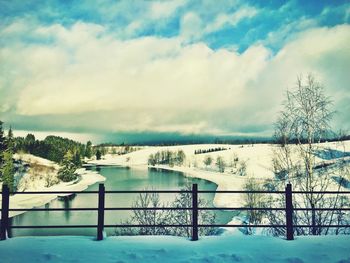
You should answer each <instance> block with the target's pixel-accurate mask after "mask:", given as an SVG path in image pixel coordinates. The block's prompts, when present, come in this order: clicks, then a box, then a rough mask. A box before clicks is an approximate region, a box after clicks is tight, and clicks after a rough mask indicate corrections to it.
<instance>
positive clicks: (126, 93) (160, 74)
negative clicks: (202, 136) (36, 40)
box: [0, 14, 350, 133]
mask: <svg viewBox="0 0 350 263" xmlns="http://www.w3.org/2000/svg"><path fill="white" fill-rule="evenodd" d="M189 16H190V17H191V16H192V14H189ZM193 17H194V16H193ZM193 17H192V18H191V19H193ZM189 19H190V18H189ZM194 19H195V18H194ZM190 32H191V31H190ZM36 34H38V35H40V34H41V36H42V37H47V38H49V39H51V40H52V41H53V44H52V45H50V46H49V45H44V44H32V45H22V46H21V47H20V48H18V46H16V47H12V46H7V47H3V48H1V50H0V60H1V61H5V62H6V63H5V64H3V67H4V69H5V70H4V71H1V72H0V79H1V80H4V79H7V80H6V83H7V84H8V85H7V86H4V85H5V84H4V83H5V82H3V81H0V85H2V86H0V90H1V92H2V96H1V97H0V103H1V104H2V105H5V104H6V105H9V106H7V107H6V108H5V110H6V109H13V108H15V110H16V114H19V115H26V116H28V117H30V118H35V116H38V117H40V116H42V115H49V116H50V115H51V116H52V118H55V116H58V115H65V116H67V118H68V117H69V115H72V116H75V117H74V118H75V119H74V121H70V122H69V125H68V124H67V126H70V127H79V125H83V126H84V127H91V128H93V127H95V126H98V127H99V128H100V129H102V130H109V131H117V130H124V131H128V130H134V131H150V130H151V131H168V132H172V131H173V132H174V131H177V132H185V133H197V132H198V133H199V132H208V131H216V132H218V131H221V132H222V133H228V132H235V131H236V132H241V131H242V129H245V128H244V127H251V126H254V127H255V126H259V125H260V126H261V125H266V124H267V125H270V124H271V123H272V122H273V120H274V117H275V114H276V112H277V110H278V107H279V105H280V102H281V98H282V96H283V93H284V90H285V89H286V88H287V86H289V87H290V86H292V85H293V83H294V81H295V78H296V76H297V75H298V74H300V73H307V72H309V71H312V72H315V73H316V75H317V76H319V77H320V78H321V80H322V81H323V82H324V83H325V85H326V87H327V92H328V94H330V95H332V96H334V98H335V105H337V102H338V101H340V100H341V99H343V98H344V96H349V95H348V94H349V87H348V83H350V79H349V74H348V72H347V69H348V68H349V67H350V51H349V49H348V43H349V41H350V26H349V25H342V26H337V27H333V28H316V29H312V30H307V31H305V32H303V33H300V34H298V35H297V36H295V38H294V40H293V41H292V42H290V43H288V44H287V45H285V46H284V47H283V48H282V49H281V50H280V51H279V52H278V53H277V54H276V55H275V56H272V54H271V52H270V50H269V49H267V48H266V47H264V46H263V45H255V46H251V47H250V48H248V49H247V50H246V51H245V52H244V53H242V54H239V53H237V52H235V51H230V50H226V49H219V50H216V51H215V50H212V49H210V48H209V47H208V46H207V45H205V44H204V43H195V44H186V45H184V44H183V43H182V41H181V39H180V38H169V39H166V38H155V37H144V38H139V39H134V40H128V41H121V40H116V39H113V38H112V37H110V36H108V35H107V34H105V29H104V28H102V27H100V26H97V25H93V24H83V23H78V24H76V25H74V26H72V27H71V28H65V27H62V26H60V25H55V26H51V27H42V28H39V29H38V30H37V32H36ZM11 70H12V71H15V74H12V75H11V74H10V75H9V74H7V73H8V72H9V71H11ZM3 91H6V92H3ZM3 94H4V95H3ZM2 110H4V109H2ZM5 114H6V113H5ZM83 116H84V117H83ZM89 116H94V117H93V119H91V122H89V121H86V120H89ZM79 118H80V119H81V120H85V121H84V122H83V123H79V120H80V119H79ZM343 125H348V127H349V123H343Z"/></svg>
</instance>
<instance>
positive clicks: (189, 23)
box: [180, 12, 203, 41]
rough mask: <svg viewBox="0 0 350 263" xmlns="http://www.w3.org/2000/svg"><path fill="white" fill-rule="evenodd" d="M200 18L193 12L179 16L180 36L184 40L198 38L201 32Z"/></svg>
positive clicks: (201, 23)
mask: <svg viewBox="0 0 350 263" xmlns="http://www.w3.org/2000/svg"><path fill="white" fill-rule="evenodd" d="M202 29H203V22H202V19H201V18H200V17H199V16H198V15H197V14H196V13H194V12H189V13H186V14H185V15H184V16H183V17H182V18H181V23H180V36H181V37H182V38H183V39H184V41H193V40H198V39H199V38H200V37H201V36H202V34H203V32H202V31H203V30H202Z"/></svg>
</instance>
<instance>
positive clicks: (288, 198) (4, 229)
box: [0, 184, 350, 241]
mask: <svg viewBox="0 0 350 263" xmlns="http://www.w3.org/2000/svg"><path fill="white" fill-rule="evenodd" d="M130 193H135V194H136V193H172V194H175V193H188V194H191V195H192V207H181V208H179V207H137V208H135V207H105V195H106V194H130ZM201 193H220V194H284V195H285V207H279V208H275V207H270V208H266V207H198V194H201ZM311 193H315V194H350V191H342V192H338V191H327V192H305V191H292V185H291V184H287V186H286V188H285V191H207V190H198V186H197V184H193V185H192V190H187V191H186V190H135V191H106V190H105V186H104V184H100V185H99V190H98V191H84V192H80V191H51V192H49V191H46V192H42V191H41V192H13V193H11V194H97V195H98V206H97V207H96V208H32V209H23V208H10V205H9V204H10V198H11V195H10V191H9V188H8V187H7V186H6V185H3V188H2V193H1V195H2V206H1V225H0V239H1V240H5V239H6V238H7V233H8V232H9V230H10V229H21V228H44V229H45V228H96V229H97V235H96V237H97V240H102V239H103V231H104V228H111V227H190V228H191V229H192V238H191V240H193V241H196V240H198V228H200V227H252V228H266V227H267V228H285V229H286V239H287V240H293V239H294V228H295V227H313V229H315V228H316V227H317V228H322V227H331V228H332V227H350V225H349V224H345V225H316V222H315V219H314V214H315V213H314V211H318V210H319V211H350V208H344V207H342V208H335V207H333V208H315V207H311V208H293V194H311ZM121 210H183V211H185V210H187V211H192V221H191V224H176V225H170V224H167V225H165V224H162V225H125V224H117V225H107V224H105V223H104V214H105V211H121ZM200 210H222V211H225V210H231V211H268V210H270V211H285V224H281V225H273V224H255V225H251V224H230V225H224V224H198V212H199V211H200ZM302 210H304V211H305V210H306V211H313V220H312V225H294V224H293V213H294V211H302ZM9 211H97V225H24V226H23V225H21V226H19V225H12V226H11V225H10V224H9Z"/></svg>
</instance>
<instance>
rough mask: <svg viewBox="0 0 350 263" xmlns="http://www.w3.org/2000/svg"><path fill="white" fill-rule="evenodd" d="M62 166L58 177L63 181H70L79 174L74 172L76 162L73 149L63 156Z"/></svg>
mask: <svg viewBox="0 0 350 263" xmlns="http://www.w3.org/2000/svg"><path fill="white" fill-rule="evenodd" d="M61 166H62V167H61V168H60V170H59V171H58V178H59V179H60V180H62V181H63V182H70V181H73V180H75V179H76V178H77V175H76V174H74V172H75V170H76V168H77V167H76V166H75V164H74V154H73V153H72V152H71V151H68V152H67V153H66V154H65V155H64V158H63V161H62V163H61Z"/></svg>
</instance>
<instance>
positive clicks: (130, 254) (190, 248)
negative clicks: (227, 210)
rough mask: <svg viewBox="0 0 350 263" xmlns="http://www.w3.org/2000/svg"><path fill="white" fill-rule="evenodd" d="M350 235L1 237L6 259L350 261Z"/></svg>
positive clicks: (0, 253)
mask: <svg viewBox="0 0 350 263" xmlns="http://www.w3.org/2000/svg"><path fill="white" fill-rule="evenodd" d="M349 244H350V236H303V237H297V238H296V240H293V241H287V240H284V239H281V238H275V237H267V236H240V235H238V236H232V235H226V236H225V235H224V236H212V237H204V238H201V239H200V240H199V241H195V242H192V241H189V240H187V239H185V238H182V237H170V236H137V237H109V238H107V239H105V240H103V241H95V240H94V238H92V237H16V238H11V239H8V240H6V241H0V262H6V263H17V262H18V263H22V262H39V263H40V262H62V263H63V262H84V263H88V262H93V263H95V262H114V263H116V262H118V263H129V262H142V263H147V262H151V263H157V262H162V263H164V262H167V263H168V262H191V263H192V262H198V263H202V262H208V263H220V262H263V263H267V262H269V263H270V262H286V263H307V262H310V263H315V262H317V263H325V262H327V263H328V262H335V263H348V262H350V251H349Z"/></svg>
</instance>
